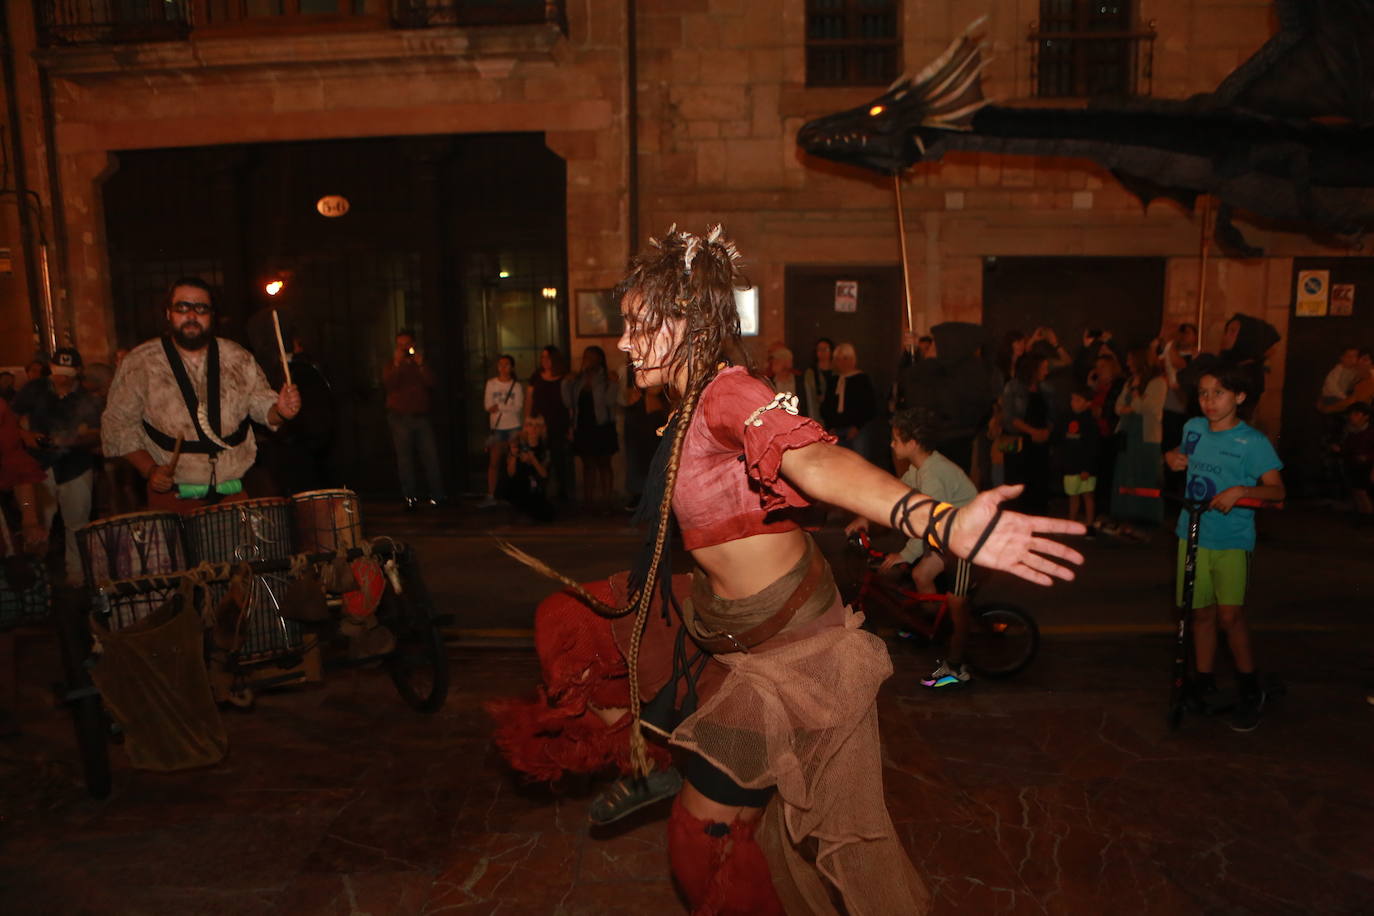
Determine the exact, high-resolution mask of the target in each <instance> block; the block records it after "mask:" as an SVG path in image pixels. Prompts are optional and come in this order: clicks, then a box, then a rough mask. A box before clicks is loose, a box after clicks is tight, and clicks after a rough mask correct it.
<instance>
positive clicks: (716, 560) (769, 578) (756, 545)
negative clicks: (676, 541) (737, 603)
mask: <svg viewBox="0 0 1374 916" xmlns="http://www.w3.org/2000/svg"><path fill="white" fill-rule="evenodd" d="M805 553H806V533H805V532H804V531H802V530H801V529H800V528H792V529H790V530H787V531H779V532H770V533H767V534H754V535H750V536H748V537H743V538H738V539H736V540H733V541H726V542H725V543H723V544H713V545H711V546H710V547H699V548H697V549H696V550H693V551H692V559H694V560H696V562H697V565H698V566H700V567H701V569H702V572H704V573H706V578H707V580H708V581H709V582H710V583H711V591H713V592H715V593H716V595H717V596H719V597H721V598H747V597H749V596H750V595H756V594H758V593H759V592H761V591H763V590H764V589H765V588H767V587H768V586H770V585H772V584H773V583H774V582H776V581H777V580H778V579H780V578H781V577H782V576H784V575H786V574H787V573H788V572H789V571H790V570H791V569H793V568H794V567H795V566H796V565H797V564H798V563H799V562H801V558H802V556H803V555H804V554H805Z"/></svg>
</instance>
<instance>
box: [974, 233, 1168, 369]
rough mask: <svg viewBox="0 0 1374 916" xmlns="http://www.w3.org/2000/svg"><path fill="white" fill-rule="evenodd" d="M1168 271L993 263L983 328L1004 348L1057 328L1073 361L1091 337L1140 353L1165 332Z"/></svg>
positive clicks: (1111, 261) (1094, 264) (986, 271)
mask: <svg viewBox="0 0 1374 916" xmlns="http://www.w3.org/2000/svg"><path fill="white" fill-rule="evenodd" d="M1164 267H1165V265H1164V259H1163V258H1003V257H989V258H985V259H984V260H983V326H984V327H986V328H987V329H988V332H989V333H990V334H991V336H992V340H994V341H999V342H1000V341H1001V340H1002V338H1003V337H1004V336H1005V335H1006V334H1007V333H1008V332H1009V331H1022V332H1023V333H1026V334H1029V333H1031V332H1032V331H1034V330H1035V329H1036V328H1037V327H1042V326H1044V327H1050V328H1053V329H1054V331H1055V333H1056V334H1057V335H1058V336H1059V342H1060V344H1062V345H1063V346H1064V348H1065V349H1066V350H1068V351H1069V355H1070V356H1072V355H1074V354H1075V353H1076V352H1077V351H1078V348H1079V347H1080V346H1082V343H1083V332H1084V331H1085V330H1090V329H1101V330H1107V331H1111V332H1112V336H1113V338H1114V339H1115V340H1118V341H1120V342H1121V343H1122V345H1123V346H1125V347H1127V348H1129V347H1133V346H1140V345H1143V344H1146V343H1148V342H1149V341H1150V340H1151V339H1152V338H1153V337H1154V336H1155V335H1156V334H1158V333H1159V330H1160V325H1161V323H1162V319H1163V314H1164Z"/></svg>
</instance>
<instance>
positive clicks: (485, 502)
mask: <svg viewBox="0 0 1374 916" xmlns="http://www.w3.org/2000/svg"><path fill="white" fill-rule="evenodd" d="M499 505H501V500H499V499H497V498H496V497H495V496H484V497H483V498H482V500H481V502H479V503H478V504H477V508H479V509H490V508H491V507H492V506H499Z"/></svg>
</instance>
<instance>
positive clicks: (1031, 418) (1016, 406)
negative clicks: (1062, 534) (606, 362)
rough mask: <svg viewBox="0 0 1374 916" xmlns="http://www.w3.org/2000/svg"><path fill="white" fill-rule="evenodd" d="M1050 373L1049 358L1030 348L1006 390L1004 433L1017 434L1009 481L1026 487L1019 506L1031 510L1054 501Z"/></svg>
mask: <svg viewBox="0 0 1374 916" xmlns="http://www.w3.org/2000/svg"><path fill="white" fill-rule="evenodd" d="M1049 374H1050V361H1049V359H1048V358H1047V357H1045V356H1044V355H1042V354H1040V353H1035V352H1032V351H1029V350H1027V352H1025V353H1023V354H1021V357H1020V358H1019V359H1018V360H1017V361H1016V371H1015V374H1014V375H1013V376H1012V379H1011V381H1009V382H1007V384H1006V387H1005V388H1003V389H1002V433H1003V435H1009V436H1012V437H1014V439H1013V440H1012V441H1010V442H1008V443H1006V445H1005V448H1004V454H1003V461H1004V464H1005V474H1006V480H1007V483H1009V484H1018V483H1019V484H1022V485H1023V486H1025V488H1026V489H1025V491H1024V492H1023V493H1022V494H1021V498H1020V500H1019V501H1018V505H1019V506H1021V507H1024V508H1025V509H1026V510H1027V511H1030V512H1044V511H1046V510H1047V509H1048V508H1049V501H1050V444H1049V443H1050V429H1051V419H1050V406H1049V400H1048V399H1047V398H1046V397H1045V394H1044V392H1043V391H1042V390H1041V383H1042V382H1044V381H1045V377H1046V376H1048V375H1049Z"/></svg>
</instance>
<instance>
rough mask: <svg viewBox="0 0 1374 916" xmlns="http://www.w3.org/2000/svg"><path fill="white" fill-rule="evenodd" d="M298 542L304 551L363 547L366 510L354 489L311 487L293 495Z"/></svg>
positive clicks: (298, 545)
mask: <svg viewBox="0 0 1374 916" xmlns="http://www.w3.org/2000/svg"><path fill="white" fill-rule="evenodd" d="M291 503H292V508H293V509H294V511H295V515H296V546H297V547H298V548H299V549H300V550H301V552H302V553H333V552H334V551H338V550H348V549H349V548H351V547H361V546H362V543H363V510H362V505H361V504H360V503H359V502H358V494H357V493H354V492H353V491H352V490H310V491H309V492H306V493H297V494H296V495H295V496H293V497H291Z"/></svg>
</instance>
